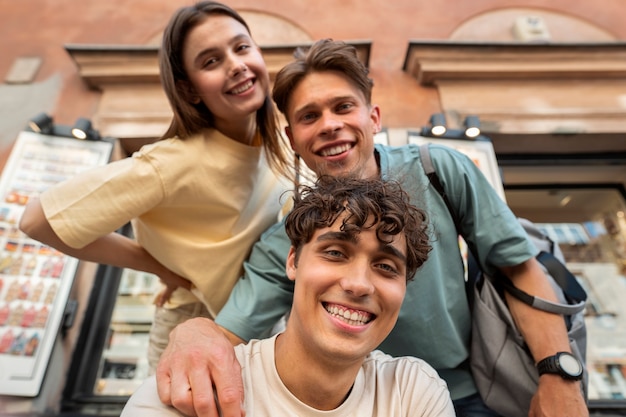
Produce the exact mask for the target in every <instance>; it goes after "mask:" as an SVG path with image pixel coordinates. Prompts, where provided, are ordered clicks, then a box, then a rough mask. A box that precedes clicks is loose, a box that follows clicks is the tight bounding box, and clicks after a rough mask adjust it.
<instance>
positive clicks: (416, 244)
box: [285, 175, 431, 280]
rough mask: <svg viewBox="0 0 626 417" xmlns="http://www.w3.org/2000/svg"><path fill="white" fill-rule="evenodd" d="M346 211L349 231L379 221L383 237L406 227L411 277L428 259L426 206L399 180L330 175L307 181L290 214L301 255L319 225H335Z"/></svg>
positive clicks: (288, 225) (287, 224)
mask: <svg viewBox="0 0 626 417" xmlns="http://www.w3.org/2000/svg"><path fill="white" fill-rule="evenodd" d="M343 214H345V217H344V218H343V219H342V224H341V230H342V231H344V232H347V233H354V234H356V233H359V232H360V231H362V230H365V229H370V228H372V227H375V228H376V236H377V237H378V240H380V241H381V242H389V241H391V240H392V239H393V238H394V236H397V235H399V234H400V233H404V236H405V238H406V244H407V247H406V273H407V280H410V279H412V278H413V276H414V275H415V272H416V271H417V269H418V268H419V267H420V266H421V265H422V264H423V263H424V262H426V259H428V253H429V252H430V250H431V246H430V243H429V239H428V232H427V229H428V227H427V217H426V212H425V211H423V210H421V209H419V208H417V207H415V206H414V205H413V204H411V202H410V198H409V195H408V194H407V193H406V192H405V191H404V190H403V189H402V187H401V186H400V184H399V183H398V182H395V181H384V180H381V179H380V178H368V179H362V178H355V177H341V178H337V177H332V176H328V175H326V176H322V177H320V178H319V179H318V180H317V182H316V183H315V185H314V186H304V187H303V190H302V194H301V199H300V200H298V201H296V202H295V203H294V208H293V209H292V210H291V212H290V213H289V214H288V215H287V217H286V218H285V229H286V231H287V235H288V236H289V239H290V240H291V245H292V246H293V247H294V249H295V250H296V256H298V254H299V253H300V249H301V248H302V246H303V245H305V244H306V243H308V242H309V241H310V240H311V238H312V237H313V234H314V233H315V231H316V230H319V229H321V228H324V227H329V226H331V225H332V224H333V223H334V222H335V221H336V220H337V218H339V217H340V216H341V215H343Z"/></svg>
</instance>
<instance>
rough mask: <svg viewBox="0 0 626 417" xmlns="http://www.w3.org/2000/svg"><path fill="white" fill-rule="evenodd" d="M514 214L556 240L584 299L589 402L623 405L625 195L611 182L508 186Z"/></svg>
mask: <svg viewBox="0 0 626 417" xmlns="http://www.w3.org/2000/svg"><path fill="white" fill-rule="evenodd" d="M506 197H507V201H508V202H509V205H510V206H511V208H512V209H513V211H514V212H515V214H517V215H518V216H521V217H525V218H528V219H530V220H533V221H534V222H535V223H537V224H538V225H539V226H540V227H541V228H542V229H543V231H544V232H545V233H546V234H547V235H548V236H550V237H551V238H552V240H554V241H555V242H558V244H559V247H560V248H561V250H562V251H563V255H564V257H565V260H566V262H567V266H568V267H569V269H570V270H571V271H572V272H573V273H574V274H575V275H576V276H577V278H578V279H579V281H580V282H581V284H582V285H583V287H584V288H585V290H586V291H587V295H588V300H587V307H586V310H585V322H586V325H587V370H588V372H589V400H590V406H591V407H592V408H593V407H594V406H603V407H604V406H607V407H608V406H610V407H618V408H619V407H624V406H625V405H626V305H625V304H624V300H626V195H625V193H624V189H623V188H622V187H618V186H615V187H611V186H576V187H574V186H558V187H557V186H551V187H540V186H533V187H530V186H526V187H509V188H507V189H506Z"/></svg>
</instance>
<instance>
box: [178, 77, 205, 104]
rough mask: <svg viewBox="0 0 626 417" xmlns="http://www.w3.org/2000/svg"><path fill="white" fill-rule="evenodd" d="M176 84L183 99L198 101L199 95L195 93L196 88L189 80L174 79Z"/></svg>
mask: <svg viewBox="0 0 626 417" xmlns="http://www.w3.org/2000/svg"><path fill="white" fill-rule="evenodd" d="M176 86H177V87H178V91H180V94H181V95H182V96H183V99H184V100H185V101H187V102H189V103H191V104H198V103H200V96H199V95H198V94H197V93H196V89H195V88H194V87H193V85H191V83H190V82H189V81H182V80H181V81H176Z"/></svg>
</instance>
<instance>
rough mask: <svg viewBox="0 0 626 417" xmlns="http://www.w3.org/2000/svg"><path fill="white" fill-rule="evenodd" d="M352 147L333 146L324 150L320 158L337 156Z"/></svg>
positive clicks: (348, 145) (347, 145)
mask: <svg viewBox="0 0 626 417" xmlns="http://www.w3.org/2000/svg"><path fill="white" fill-rule="evenodd" d="M351 147H352V145H350V144H345V145H339V146H333V147H332V148H328V149H324V150H323V151H322V152H321V154H322V156H334V155H339V154H340V153H342V152H345V151H347V150H349V149H350V148H351Z"/></svg>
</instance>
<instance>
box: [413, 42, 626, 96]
mask: <svg viewBox="0 0 626 417" xmlns="http://www.w3.org/2000/svg"><path fill="white" fill-rule="evenodd" d="M403 70H404V71H405V72H407V73H409V74H411V75H412V76H413V77H415V78H416V79H417V80H418V81H419V82H420V84H422V85H425V86H429V85H435V84H436V83H437V81H440V80H485V79H488V80H502V79H508V80H510V79H524V80H529V79H546V78H558V79H563V78H568V79H581V80H583V79H607V78H621V79H626V43H593V44H545V43H541V44H538V43H463V42H421V41H411V42H409V45H408V48H407V53H406V57H405V60H404V64H403Z"/></svg>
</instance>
